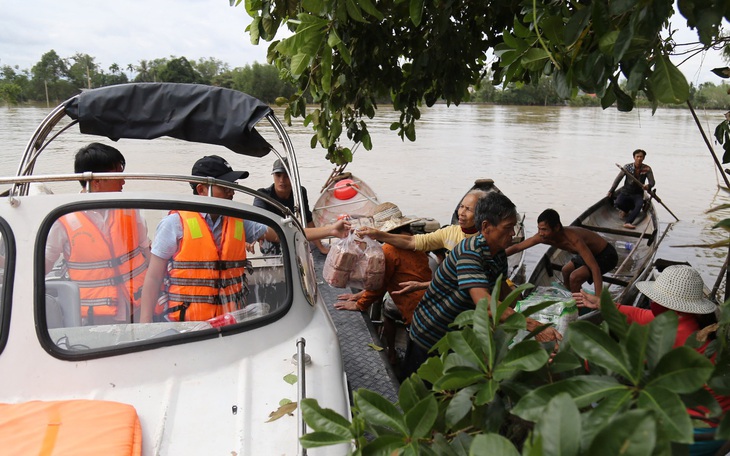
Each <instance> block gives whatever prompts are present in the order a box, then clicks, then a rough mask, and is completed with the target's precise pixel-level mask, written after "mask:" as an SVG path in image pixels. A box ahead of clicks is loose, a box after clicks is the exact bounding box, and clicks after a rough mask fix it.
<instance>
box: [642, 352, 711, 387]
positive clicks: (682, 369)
mask: <svg viewBox="0 0 730 456" xmlns="http://www.w3.org/2000/svg"><path fill="white" fill-rule="evenodd" d="M713 369H714V367H713V365H712V362H711V361H710V360H709V359H707V358H705V356H704V355H701V354H700V353H698V352H696V351H695V350H693V349H691V348H689V347H677V348H675V349H674V350H672V351H670V352H669V353H667V354H666V355H664V356H663V357H662V359H661V360H660V361H659V363H658V364H657V366H656V369H654V370H653V371H652V373H651V376H650V377H649V381H648V383H647V387H649V386H661V387H663V388H666V389H668V390H669V391H673V392H675V393H691V392H693V391H695V390H698V389H700V388H702V385H704V384H705V383H707V380H708V379H709V378H710V375H712V371H713Z"/></svg>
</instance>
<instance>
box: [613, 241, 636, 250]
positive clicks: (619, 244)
mask: <svg viewBox="0 0 730 456" xmlns="http://www.w3.org/2000/svg"><path fill="white" fill-rule="evenodd" d="M615 245H616V250H628V251H631V250H632V249H633V248H634V243H633V242H628V241H616V242H615Z"/></svg>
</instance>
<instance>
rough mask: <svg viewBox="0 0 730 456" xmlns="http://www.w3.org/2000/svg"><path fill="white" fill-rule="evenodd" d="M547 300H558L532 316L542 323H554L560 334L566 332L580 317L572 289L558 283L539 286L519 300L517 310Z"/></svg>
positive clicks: (519, 310)
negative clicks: (569, 289)
mask: <svg viewBox="0 0 730 456" xmlns="http://www.w3.org/2000/svg"><path fill="white" fill-rule="evenodd" d="M545 301H557V302H556V303H554V304H552V305H550V306H548V307H546V308H545V309H542V310H541V311H539V312H535V313H534V314H532V315H530V317H531V318H533V319H535V320H537V321H539V322H540V323H553V324H554V325H555V329H556V330H557V331H558V332H559V333H560V334H565V331H567V329H568V325H569V324H570V323H571V322H573V321H575V320H576V319H577V318H578V307H577V306H576V303H575V300H574V299H573V297H572V294H571V293H570V291H568V290H566V289H565V288H564V287H563V286H561V285H559V284H557V283H553V286H550V287H537V288H536V289H535V291H533V292H532V293H531V294H530V296H528V297H527V298H526V299H523V300H521V301H518V302H517V305H516V306H515V310H516V311H518V312H521V311H523V310H525V309H528V308H530V307H532V306H534V305H537V304H540V303H542V302H545Z"/></svg>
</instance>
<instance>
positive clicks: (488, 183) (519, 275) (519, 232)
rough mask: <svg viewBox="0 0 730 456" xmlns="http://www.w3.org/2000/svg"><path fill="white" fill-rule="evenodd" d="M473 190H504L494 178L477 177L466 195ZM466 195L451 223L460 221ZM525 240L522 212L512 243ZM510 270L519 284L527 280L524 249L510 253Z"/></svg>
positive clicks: (510, 275)
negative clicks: (460, 208)
mask: <svg viewBox="0 0 730 456" xmlns="http://www.w3.org/2000/svg"><path fill="white" fill-rule="evenodd" d="M472 190H483V191H485V192H487V193H489V192H498V193H502V191H501V190H500V189H499V188H498V187H497V186H496V185H495V184H494V180H492V179H477V180H475V181H474V185H472V186H471V188H469V190H467V191H466V193H464V196H466V195H467V194H468V193H469V192H471V191H472ZM464 196H462V197H461V199H459V202H458V203H456V208H455V209H454V213H453V214H452V216H451V224H452V225H456V224H458V223H459V205H460V204H461V200H462V199H464ZM524 240H525V214H521V215H520V216H519V218H518V220H517V225H515V234H514V236H512V243H513V244H517V243H520V242H522V241H524ZM508 262H509V264H508V272H507V276H508V277H509V278H510V280H512V281H513V282H515V283H517V284H521V283H524V281H525V252H524V250H523V251H522V252H519V253H516V254H514V255H510V256H509V257H508Z"/></svg>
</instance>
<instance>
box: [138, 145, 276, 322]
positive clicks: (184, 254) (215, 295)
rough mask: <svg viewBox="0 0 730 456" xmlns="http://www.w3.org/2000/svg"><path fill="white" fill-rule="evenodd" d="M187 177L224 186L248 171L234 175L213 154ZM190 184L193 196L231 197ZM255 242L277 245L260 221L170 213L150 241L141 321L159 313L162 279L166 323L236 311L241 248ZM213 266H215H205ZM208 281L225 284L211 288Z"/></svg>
mask: <svg viewBox="0 0 730 456" xmlns="http://www.w3.org/2000/svg"><path fill="white" fill-rule="evenodd" d="M192 174H193V175H194V176H202V177H214V178H216V179H220V180H225V181H228V182H236V181H237V180H238V179H245V178H246V177H248V172H247V171H234V170H233V169H232V168H231V166H230V165H229V164H228V162H226V161H225V160H224V159H223V158H221V157H219V156H217V155H211V156H206V157H203V158H201V159H200V160H198V161H197V162H195V164H194V165H193V170H192ZM190 185H191V187H193V193H194V194H196V195H202V196H212V197H215V198H225V199H229V200H232V199H233V190H230V189H227V188H224V187H219V186H217V185H213V186H210V185H206V184H195V183H191V184H190ZM260 239H265V240H267V241H270V242H278V237H277V235H276V232H275V231H274V230H273V229H271V228H270V227H269V226H267V225H264V224H262V223H257V222H252V221H249V220H241V219H237V218H233V217H227V216H221V215H219V214H203V213H197V212H189V211H172V212H171V213H170V215H168V216H167V217H165V218H164V219H162V221H161V222H160V224H159V225H158V227H157V234H156V236H155V240H154V241H153V243H152V256H151V260H150V265H149V268H148V273H147V276H146V278H145V283H144V288H143V294H142V313H141V317H140V320H141V322H142V323H149V322H151V321H152V316H153V314H154V313H158V312H155V306H156V305H157V302H158V297H159V293H160V290H161V285H162V283H163V280H164V279H165V277H166V276H167V277H168V278H169V282H170V287H169V290H168V303H167V309H166V310H165V315H166V316H167V318H168V319H170V320H173V321H184V320H207V319H209V318H213V317H216V316H218V315H221V314H223V313H225V312H228V311H231V310H235V309H236V308H240V306H242V305H243V295H244V294H245V267H244V263H245V260H246V250H247V249H249V247H248V244H251V243H254V242H256V241H258V240H260ZM212 262H214V263H216V264H218V265H220V267H219V268H208V267H205V264H210V263H212ZM194 263H200V264H201V266H199V267H196V266H194ZM168 265H169V271H168ZM212 282H213V283H218V282H225V284H223V285H220V287H218V286H211V285H210V283H212ZM159 310H161V309H159Z"/></svg>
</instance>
